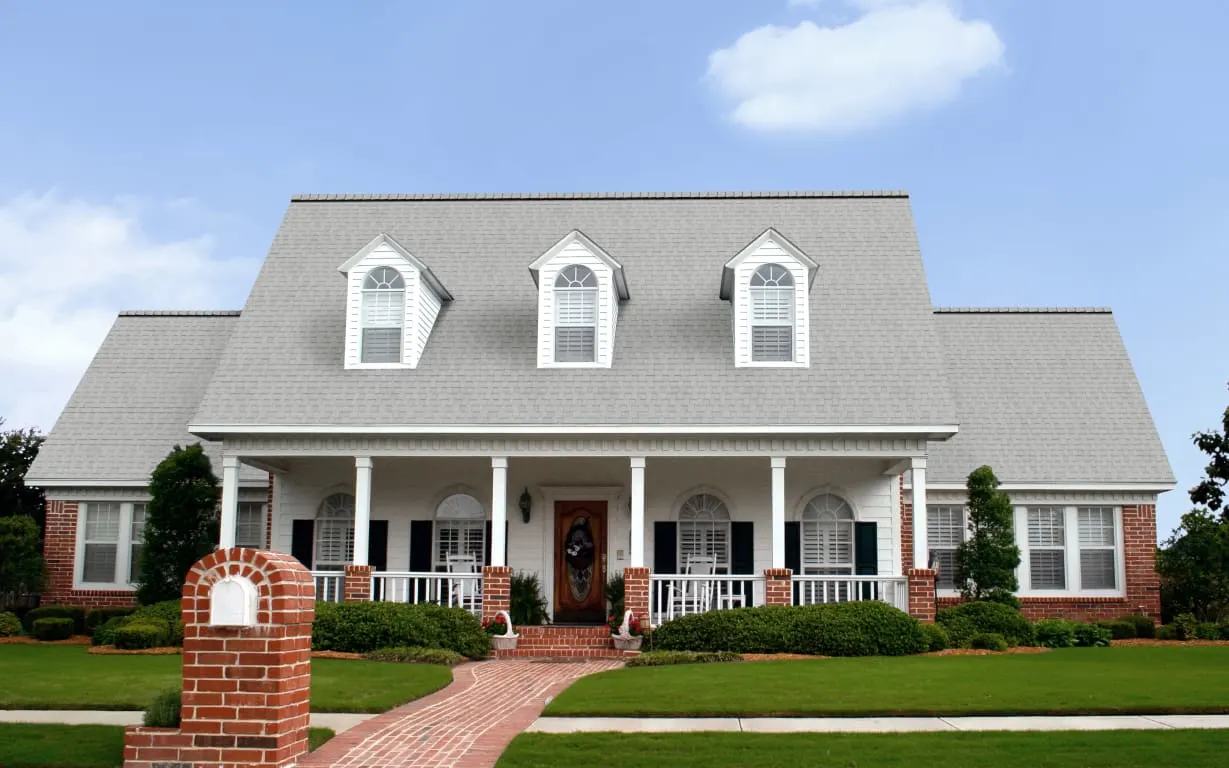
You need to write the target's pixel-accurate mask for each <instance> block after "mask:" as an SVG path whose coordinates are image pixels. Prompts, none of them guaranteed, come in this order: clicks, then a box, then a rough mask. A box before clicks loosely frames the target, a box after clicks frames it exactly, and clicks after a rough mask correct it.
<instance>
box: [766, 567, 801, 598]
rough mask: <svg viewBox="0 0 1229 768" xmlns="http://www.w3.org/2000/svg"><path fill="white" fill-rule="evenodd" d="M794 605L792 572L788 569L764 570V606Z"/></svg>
mask: <svg viewBox="0 0 1229 768" xmlns="http://www.w3.org/2000/svg"><path fill="white" fill-rule="evenodd" d="M793 604H794V572H793V571H792V570H790V569H789V568H765V569H764V605H793Z"/></svg>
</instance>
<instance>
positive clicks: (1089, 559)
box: [1076, 507, 1118, 589]
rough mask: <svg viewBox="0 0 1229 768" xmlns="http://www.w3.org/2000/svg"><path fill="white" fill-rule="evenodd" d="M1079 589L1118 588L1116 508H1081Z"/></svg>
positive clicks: (1077, 510)
mask: <svg viewBox="0 0 1229 768" xmlns="http://www.w3.org/2000/svg"><path fill="white" fill-rule="evenodd" d="M1076 516H1077V518H1078V520H1079V526H1080V589H1117V588H1118V579H1117V577H1116V573H1117V563H1118V549H1117V547H1118V533H1117V530H1116V528H1115V525H1114V508H1113V507H1079V508H1077V509H1076Z"/></svg>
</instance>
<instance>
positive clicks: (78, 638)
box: [0, 635, 91, 645]
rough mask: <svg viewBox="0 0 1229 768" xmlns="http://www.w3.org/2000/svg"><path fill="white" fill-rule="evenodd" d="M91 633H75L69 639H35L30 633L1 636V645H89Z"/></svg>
mask: <svg viewBox="0 0 1229 768" xmlns="http://www.w3.org/2000/svg"><path fill="white" fill-rule="evenodd" d="M90 642H91V641H90V636H89V635H74V636H73V637H70V638H68V639H67V640H35V639H34V638H33V637H30V636H28V635H19V636H18V637H0V645H89V644H90Z"/></svg>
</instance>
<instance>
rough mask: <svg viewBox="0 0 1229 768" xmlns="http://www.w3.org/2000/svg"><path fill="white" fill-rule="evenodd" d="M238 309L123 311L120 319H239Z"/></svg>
mask: <svg viewBox="0 0 1229 768" xmlns="http://www.w3.org/2000/svg"><path fill="white" fill-rule="evenodd" d="M239 314H240V310H238V309H123V310H120V313H119V316H120V317H239Z"/></svg>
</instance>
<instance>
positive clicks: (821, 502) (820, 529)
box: [800, 493, 854, 575]
mask: <svg viewBox="0 0 1229 768" xmlns="http://www.w3.org/2000/svg"><path fill="white" fill-rule="evenodd" d="M801 522H802V526H801V537H800V538H801V542H800V543H801V546H802V556H801V562H802V571H803V573H806V574H818V575H843V574H851V573H853V524H854V514H853V507H851V506H849V502H847V501H845V500H844V499H842V498H841V497H840V496H837V495H835V494H832V493H821V494H819V495H818V496H816V497H815V498H813V499H811V500H810V501H808V502H807V505H806V507H805V508H804V509H803V510H802V521H801Z"/></svg>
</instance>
